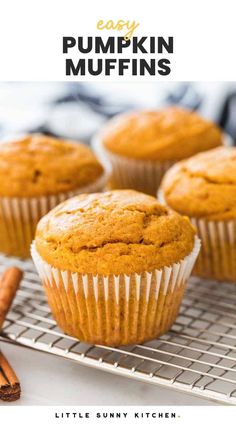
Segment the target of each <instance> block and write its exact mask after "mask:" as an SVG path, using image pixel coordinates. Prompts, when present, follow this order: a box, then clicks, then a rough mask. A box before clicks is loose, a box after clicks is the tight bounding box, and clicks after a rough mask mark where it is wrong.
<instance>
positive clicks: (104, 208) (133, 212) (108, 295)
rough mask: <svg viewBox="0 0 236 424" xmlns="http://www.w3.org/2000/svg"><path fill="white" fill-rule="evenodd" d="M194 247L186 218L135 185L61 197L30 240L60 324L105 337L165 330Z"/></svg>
mask: <svg viewBox="0 0 236 424" xmlns="http://www.w3.org/2000/svg"><path fill="white" fill-rule="evenodd" d="M198 251H199V241H198V240H197V239H196V237H195V230H194V229H193V227H192V225H191V224H190V221H189V219H188V218H185V217H182V216H181V215H179V214H176V213H175V212H173V211H171V210H169V209H168V208H166V207H165V206H162V205H161V204H160V203H159V202H158V201H157V200H156V199H155V198H154V197H151V196H147V195H145V194H142V193H138V192H136V191H132V190H117V191H116V190H115V191H110V192H105V193H100V194H99V193H95V194H83V195H80V196H77V197H74V198H71V199H69V200H67V201H65V202H64V203H62V204H60V205H58V206H57V207H56V208H54V209H53V210H52V211H50V212H49V213H48V214H47V215H46V216H44V217H43V218H42V219H41V220H40V222H39V223H38V226H37V231H36V238H35V242H34V243H33V245H32V257H33V260H34V262H35V265H36V268H37V269H38V272H39V274H40V276H41V279H42V281H43V285H44V288H45V291H46V294H47V297H48V302H49V305H50V307H51V310H52V313H53V316H54V318H55V319H56V321H57V322H58V325H59V326H60V327H61V328H62V329H63V330H64V331H65V332H66V333H67V334H70V335H71V336H74V337H77V338H79V339H80V340H83V341H85V342H88V343H97V344H104V345H118V344H132V343H138V342H139V343H141V342H144V341H145V340H150V339H152V338H155V337H157V336H159V335H160V334H162V333H164V332H166V331H167V330H168V329H169V328H170V326H171V325H172V324H173V322H174V320H175V318H176V316H177V313H178V310H179V306H180V303H181V300H182V297H183V293H184V288H185V285H186V281H187V279H188V277H189V275H190V273H191V270H192V267H193V264H194V262H195V259H196V257H197V254H198Z"/></svg>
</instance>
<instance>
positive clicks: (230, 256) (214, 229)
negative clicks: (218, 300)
mask: <svg viewBox="0 0 236 424" xmlns="http://www.w3.org/2000/svg"><path fill="white" fill-rule="evenodd" d="M158 199H159V201H160V202H161V203H162V204H165V205H166V204H167V203H166V202H165V198H164V195H163V193H162V191H161V190H159V192H158ZM189 219H190V221H191V223H192V224H193V226H194V227H195V228H196V230H197V234H198V236H199V238H200V239H201V242H202V247H201V251H200V253H199V256H198V258H197V261H196V264H195V267H194V270H193V274H195V275H198V276H200V277H204V278H213V279H216V280H220V281H224V280H226V281H231V282H235V283H236V220H229V221H212V220H207V219H204V218H193V217H189Z"/></svg>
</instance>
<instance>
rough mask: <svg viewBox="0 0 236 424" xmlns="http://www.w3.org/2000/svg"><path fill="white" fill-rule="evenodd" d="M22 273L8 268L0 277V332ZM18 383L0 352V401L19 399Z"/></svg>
mask: <svg viewBox="0 0 236 424" xmlns="http://www.w3.org/2000/svg"><path fill="white" fill-rule="evenodd" d="M22 276H23V272H22V271H21V270H20V269H19V268H16V267H12V268H8V269H7V270H6V271H5V272H4V273H3V274H2V276H1V277H0V330H1V328H2V325H3V322H4V320H5V318H6V315H7V313H8V311H9V309H10V307H11V304H12V302H13V300H14V297H15V294H16V291H17V289H18V287H19V284H20V281H21V279H22ZM20 393H21V387H20V382H19V380H18V378H17V376H16V374H15V372H14V371H13V369H12V367H11V365H10V364H9V362H8V361H7V359H6V358H5V356H4V355H3V353H2V352H1V351H0V399H1V400H3V401H7V402H12V401H14V400H17V399H19V397H20Z"/></svg>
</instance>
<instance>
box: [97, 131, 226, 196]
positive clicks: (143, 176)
mask: <svg viewBox="0 0 236 424" xmlns="http://www.w3.org/2000/svg"><path fill="white" fill-rule="evenodd" d="M223 144H224V145H226V146H229V145H231V144H232V139H231V137H230V136H229V135H228V134H224V141H223ZM92 147H93V149H94V151H95V153H96V155H97V156H98V158H99V159H100V161H101V162H102V163H103V164H104V166H105V167H109V166H110V167H111V168H112V174H111V188H121V189H127V188H130V189H135V190H138V191H142V192H144V193H147V194H151V195H153V196H156V192H157V190H158V187H159V186H160V183H161V180H162V178H163V176H164V174H165V173H166V171H168V169H169V168H170V167H171V166H172V165H174V164H175V163H176V162H177V161H163V162H161V161H151V160H141V159H132V158H126V157H124V156H121V155H118V154H115V153H112V152H110V151H109V150H108V149H106V148H105V147H104V146H103V145H102V141H101V140H100V139H99V137H95V138H94V139H93V140H92ZM180 148H181V147H180Z"/></svg>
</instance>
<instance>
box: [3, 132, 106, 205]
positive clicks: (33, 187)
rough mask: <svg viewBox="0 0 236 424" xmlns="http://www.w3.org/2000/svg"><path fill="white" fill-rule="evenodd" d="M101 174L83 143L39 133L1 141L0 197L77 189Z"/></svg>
mask: <svg viewBox="0 0 236 424" xmlns="http://www.w3.org/2000/svg"><path fill="white" fill-rule="evenodd" d="M102 173H103V168H102V165H100V163H99V162H98V161H97V159H96V157H95V156H94V154H93V153H92V152H91V150H90V149H89V148H88V147H86V146H85V145H83V144H82V143H72V142H69V141H62V140H59V139H56V138H53V137H48V136H44V135H41V134H33V135H27V136H24V137H21V138H19V139H17V140H15V141H14V140H13V141H9V142H0V181H1V184H0V195H1V196H9V197H14V196H15V197H36V196H41V195H49V194H56V193H60V192H66V191H69V190H73V189H77V188H80V187H81V186H84V185H86V184H89V183H92V182H94V181H95V180H96V179H97V178H98V177H100V176H101V175H102Z"/></svg>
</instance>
